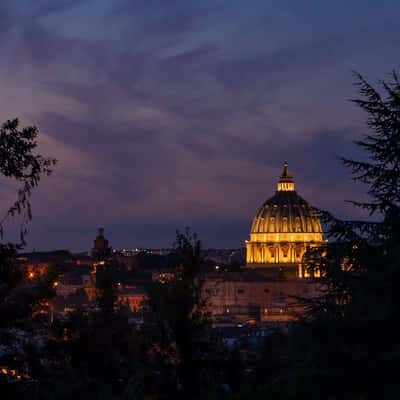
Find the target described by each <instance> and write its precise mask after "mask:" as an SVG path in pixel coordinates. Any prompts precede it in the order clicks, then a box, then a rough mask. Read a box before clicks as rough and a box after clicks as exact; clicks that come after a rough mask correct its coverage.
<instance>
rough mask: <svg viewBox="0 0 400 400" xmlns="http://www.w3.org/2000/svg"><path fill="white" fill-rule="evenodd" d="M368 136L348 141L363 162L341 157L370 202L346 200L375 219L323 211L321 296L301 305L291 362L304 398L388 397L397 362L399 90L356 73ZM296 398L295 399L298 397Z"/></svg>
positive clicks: (317, 259) (395, 382)
mask: <svg viewBox="0 0 400 400" xmlns="http://www.w3.org/2000/svg"><path fill="white" fill-rule="evenodd" d="M356 80H357V83H356V85H357V88H358V91H359V94H360V98H359V99H356V100H353V102H354V103H355V104H357V105H358V106H359V107H360V108H361V109H362V110H363V111H365V112H366V113H367V126H368V128H369V129H368V132H367V133H366V134H365V135H364V138H363V139H362V140H359V141H357V142H355V143H356V144H357V146H359V147H361V148H362V149H363V150H364V151H365V155H366V157H365V160H351V159H348V158H342V159H341V160H342V162H343V164H344V165H345V166H347V167H349V168H350V170H351V173H352V175H353V179H354V180H355V181H360V182H363V183H365V184H367V185H368V195H369V198H370V200H369V201H366V202H359V201H352V203H353V204H354V205H355V206H356V207H361V208H362V209H364V210H367V211H368V212H369V214H370V215H371V216H372V217H373V218H374V220H368V221H342V220H340V219H337V218H335V217H334V216H333V215H331V214H330V213H328V212H322V220H323V222H324V223H325V226H327V234H328V237H329V240H330V241H329V244H328V245H327V246H326V247H325V248H320V249H316V250H314V252H313V253H314V254H312V257H310V258H309V260H312V262H311V264H310V268H311V269H312V268H314V267H316V266H318V267H319V268H320V269H321V271H322V275H323V277H322V279H321V283H322V284H323V286H322V287H323V289H322V291H321V293H320V296H319V297H317V298H315V299H312V300H309V301H308V302H307V303H306V306H307V310H308V312H307V314H306V316H305V317H304V318H303V320H301V321H300V322H299V323H298V326H297V330H296V340H294V346H293V349H292V350H293V353H292V354H293V357H294V359H295V360H296V362H297V375H296V379H294V381H295V385H294V386H293V388H296V391H297V395H298V396H299V394H300V393H302V394H303V396H304V397H307V398H309V399H313V398H315V399H317V398H321V396H323V397H324V398H333V399H346V398H349V399H361V398H362V399H369V398H371V399H373V398H393V396H394V394H395V393H398V391H399V389H400V386H399V382H400V380H399V378H400V376H399V373H398V368H397V365H398V363H399V362H400V349H399V346H398V338H399V337H400V324H399V322H400V321H399V315H398V310H399V307H400V297H399V295H398V282H399V279H400V84H399V79H398V75H397V74H396V72H393V73H392V75H391V77H390V79H389V80H388V81H381V82H380V87H381V89H382V90H381V92H379V91H378V90H377V89H376V88H374V87H373V86H372V85H370V84H369V83H368V82H367V81H366V80H365V79H364V78H363V77H362V76H361V75H359V74H356ZM299 397H300V396H299Z"/></svg>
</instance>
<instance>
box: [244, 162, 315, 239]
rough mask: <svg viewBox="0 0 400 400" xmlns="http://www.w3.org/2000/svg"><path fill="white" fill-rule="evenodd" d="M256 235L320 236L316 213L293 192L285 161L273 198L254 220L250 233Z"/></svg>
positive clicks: (293, 186) (293, 188)
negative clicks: (301, 234) (306, 234)
mask: <svg viewBox="0 0 400 400" xmlns="http://www.w3.org/2000/svg"><path fill="white" fill-rule="evenodd" d="M259 233H322V228H321V223H320V219H319V216H318V213H317V212H316V210H315V209H314V208H313V207H312V206H310V205H309V204H308V203H307V202H306V201H305V200H304V199H303V198H302V197H301V196H299V195H298V194H297V193H296V191H295V184H294V181H293V178H292V177H291V176H290V175H289V174H288V165H287V163H286V162H285V165H284V170H283V173H282V176H281V177H280V178H279V181H278V185H277V191H276V193H275V195H274V196H273V197H271V198H270V199H268V200H267V201H266V202H265V203H264V204H263V205H262V206H261V207H260V209H259V210H258V212H257V215H256V216H255V218H254V220H253V224H252V227H251V234H259Z"/></svg>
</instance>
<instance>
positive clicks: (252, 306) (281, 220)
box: [204, 162, 325, 324]
mask: <svg viewBox="0 0 400 400" xmlns="http://www.w3.org/2000/svg"><path fill="white" fill-rule="evenodd" d="M324 243H325V240H324V239H323V232H322V228H321V223H320V220H319V217H318V214H317V212H316V210H315V209H314V208H313V207H312V206H310V205H309V204H308V203H307V202H306V201H305V200H304V199H303V198H302V197H300V196H299V195H298V194H297V192H296V190H295V184H294V180H293V178H292V177H291V176H290V175H289V173H288V164H287V163H286V162H285V165H284V169H283V173H282V175H281V177H280V178H279V180H278V185H277V191H276V193H275V195H274V196H273V197H271V198H270V199H268V200H267V201H266V202H265V203H264V204H263V205H262V206H261V208H260V209H259V210H258V212H257V214H256V216H255V218H254V220H253V223H252V227H251V232H250V240H249V241H246V266H244V267H242V269H241V271H240V272H231V273H223V272H214V273H211V274H208V276H207V278H206V282H205V285H204V291H205V292H204V294H205V296H206V297H207V299H208V301H209V306H210V310H211V312H212V315H213V317H214V320H215V321H218V320H219V321H228V322H229V321H230V322H231V323H232V324H234V323H236V322H237V323H239V322H240V323H241V322H246V321H248V320H253V319H254V320H257V321H267V322H268V321H269V322H276V321H278V322H279V321H280V322H287V321H289V320H291V319H292V318H293V317H294V316H295V315H296V314H297V313H300V312H302V310H303V309H302V306H301V305H300V304H299V301H298V298H299V297H310V296H315V295H316V293H317V291H318V283H317V282H316V281H315V280H314V279H307V278H317V277H318V276H319V271H316V272H315V274H314V276H313V277H310V276H309V275H310V274H309V272H308V270H307V268H306V266H305V265H304V263H303V256H304V254H305V253H306V251H307V249H309V248H312V247H318V246H321V245H322V244H324Z"/></svg>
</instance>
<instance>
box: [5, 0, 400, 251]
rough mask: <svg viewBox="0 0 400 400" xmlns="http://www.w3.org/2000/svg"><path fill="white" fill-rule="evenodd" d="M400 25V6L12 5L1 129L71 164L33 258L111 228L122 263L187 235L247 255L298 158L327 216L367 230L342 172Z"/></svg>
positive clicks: (40, 204) (301, 181)
mask: <svg viewBox="0 0 400 400" xmlns="http://www.w3.org/2000/svg"><path fill="white" fill-rule="evenodd" d="M399 20H400V2H399V1H398V0H392V1H385V0H379V1H378V0H336V1H334V2H332V1H329V2H328V1H320V0H314V1H312V0H307V1H306V0H291V1H289V0H279V1H278V0H275V1H271V0H247V1H245V0H240V1H239V0H201V1H200V0H198V1H192V0H86V1H84V0H1V2H0V50H1V53H0V54H1V58H0V87H1V94H0V121H5V120H6V119H8V118H14V117H18V118H20V120H21V122H22V124H24V125H27V124H34V125H36V126H38V127H39V129H40V131H41V139H40V146H41V152H42V153H44V154H47V155H51V156H52V157H55V158H57V159H58V160H59V163H58V165H57V166H56V169H55V171H54V174H53V175H52V176H51V177H49V178H45V179H44V180H43V181H42V183H41V184H40V187H39V188H38V189H37V190H36V191H35V192H34V194H33V198H32V202H33V214H34V219H33V221H32V223H31V225H30V233H29V236H28V244H29V245H28V249H29V250H30V249H32V248H36V249H43V250H45V249H59V248H69V249H72V250H88V249H89V248H90V247H91V244H92V239H93V237H94V236H95V234H96V230H97V227H98V226H104V227H105V228H106V235H107V237H108V238H109V239H110V241H111V244H112V245H113V246H114V247H116V248H121V247H126V246H154V247H156V246H169V245H170V244H171V242H172V241H173V239H174V232H175V229H176V228H183V227H185V226H190V227H192V229H193V230H195V231H197V232H198V233H199V235H200V237H201V238H202V239H203V241H204V244H205V246H207V247H208V246H210V247H212V246H221V247H222V246H226V247H239V246H241V245H242V244H243V241H244V240H245V239H247V236H248V233H249V229H250V224H251V220H252V218H253V215H254V214H255V212H256V210H257V208H258V207H259V206H260V204H261V203H262V202H263V201H264V200H265V199H266V198H267V197H270V196H271V195H272V194H273V192H274V191H275V182H276V178H277V176H279V174H280V173H281V170H282V164H283V161H284V160H288V162H289V170H290V172H291V173H292V174H293V175H294V177H295V179H296V184H297V189H298V192H299V193H300V194H301V195H302V196H303V197H305V198H306V199H307V200H308V201H309V202H310V203H311V204H313V205H315V206H318V207H322V208H325V209H329V210H331V211H333V212H334V213H336V214H337V215H340V216H342V217H349V216H359V213H358V211H354V210H353V209H352V208H351V207H349V206H347V205H346V204H345V203H344V200H345V199H352V198H353V199H354V198H357V196H359V195H360V193H362V192H363V190H364V188H363V187H359V186H357V187H355V185H354V184H353V183H352V182H351V181H350V179H349V177H348V174H347V171H346V170H344V169H343V167H341V165H340V164H339V162H338V161H337V159H336V156H337V155H343V154H344V155H348V156H354V155H357V149H355V148H354V147H353V146H352V145H351V141H352V140H354V139H356V138H357V137H359V136H360V135H361V134H362V133H363V131H364V115H363V114H362V113H361V112H360V111H359V110H358V109H356V108H355V106H354V105H353V104H351V103H350V102H348V99H350V98H352V97H354V96H355V95H356V92H355V88H354V87H353V85H352V84H353V77H352V75H351V70H357V71H359V72H361V73H362V74H364V75H365V77H366V78H367V79H369V80H370V81H372V82H375V81H377V80H378V79H380V78H385V77H386V76H387V74H388V73H389V72H390V71H391V70H392V69H394V68H398V67H399V65H400V58H399V43H400V24H399V22H398V21H399ZM13 195H14V193H13V191H12V187H11V185H10V184H9V183H8V182H4V180H3V181H2V190H1V191H0V207H1V209H3V210H6V208H7V205H9V204H10V202H11V201H12V199H13Z"/></svg>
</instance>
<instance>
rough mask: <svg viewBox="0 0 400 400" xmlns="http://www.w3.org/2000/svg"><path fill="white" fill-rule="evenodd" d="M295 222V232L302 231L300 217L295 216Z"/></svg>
mask: <svg viewBox="0 0 400 400" xmlns="http://www.w3.org/2000/svg"><path fill="white" fill-rule="evenodd" d="M294 224H295V232H301V223H300V217H296V218H295V220H294Z"/></svg>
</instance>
